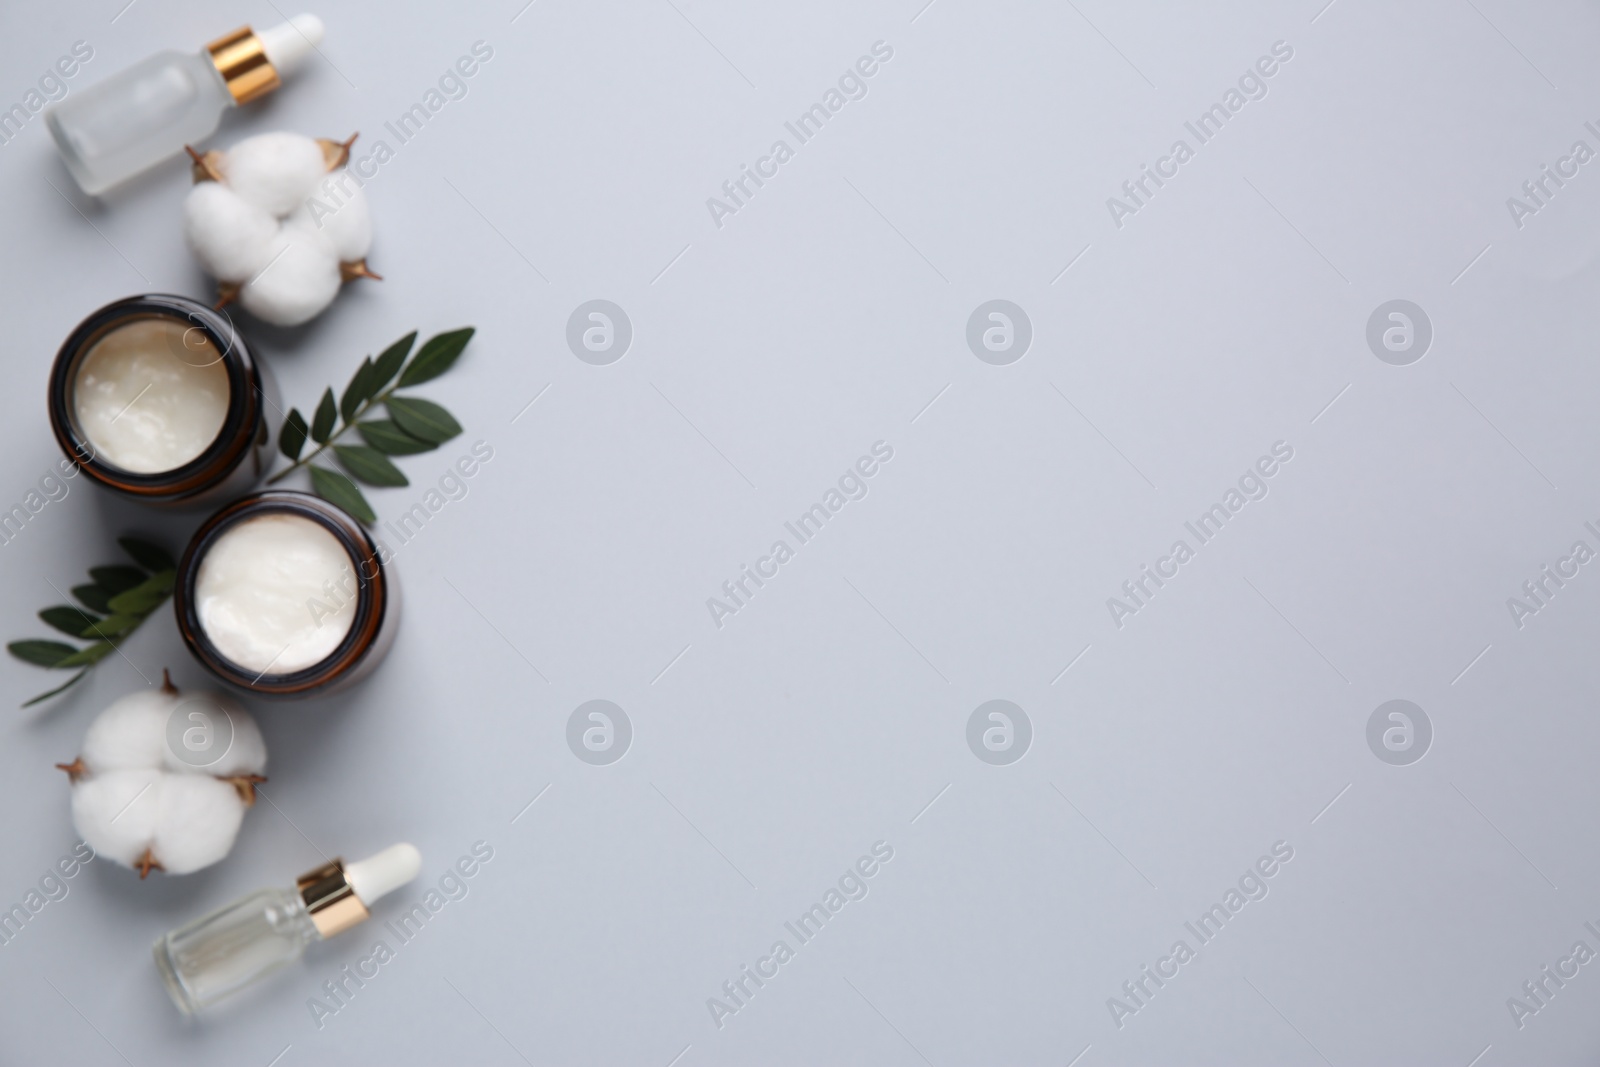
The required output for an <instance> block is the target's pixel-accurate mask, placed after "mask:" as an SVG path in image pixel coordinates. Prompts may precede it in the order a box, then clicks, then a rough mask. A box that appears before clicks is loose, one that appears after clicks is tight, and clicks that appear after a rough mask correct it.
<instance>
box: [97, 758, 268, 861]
mask: <svg viewBox="0 0 1600 1067" xmlns="http://www.w3.org/2000/svg"><path fill="white" fill-rule="evenodd" d="M158 789H159V792H160V797H159V801H158V804H157V816H156V820H155V841H154V843H153V844H152V845H151V849H152V851H153V852H154V853H155V856H156V859H158V860H160V861H161V867H162V869H163V870H165V871H166V872H167V873H168V874H189V873H190V872H192V871H198V870H199V869H200V868H202V867H209V866H211V865H212V864H213V863H216V862H217V861H218V860H220V859H222V858H223V857H224V856H226V855H227V854H228V850H229V849H231V848H233V840H234V838H235V837H237V836H238V835H239V824H240V823H241V822H243V821H244V801H242V800H240V799H239V793H238V790H236V789H234V787H233V786H232V785H230V784H229V783H227V782H222V781H218V780H217V779H215V778H211V777H207V776H204V775H198V774H169V775H166V776H165V777H164V778H163V779H162V781H161V784H160V786H159V787H158ZM90 844H93V842H90Z"/></svg>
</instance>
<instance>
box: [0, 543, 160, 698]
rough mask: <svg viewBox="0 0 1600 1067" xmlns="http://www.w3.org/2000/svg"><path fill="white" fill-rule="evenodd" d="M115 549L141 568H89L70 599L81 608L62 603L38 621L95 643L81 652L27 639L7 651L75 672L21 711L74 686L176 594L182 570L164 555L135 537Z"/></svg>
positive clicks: (36, 663)
mask: <svg viewBox="0 0 1600 1067" xmlns="http://www.w3.org/2000/svg"><path fill="white" fill-rule="evenodd" d="M117 544H119V545H121V546H122V550H123V551H124V552H126V553H127V554H128V555H129V557H131V558H132V560H133V562H134V563H136V564H138V566H128V565H127V564H115V565H112V566H108V567H90V568H89V578H90V581H89V582H88V583H87V584H85V585H75V586H73V587H72V595H73V596H75V597H77V598H78V601H79V603H81V604H82V605H83V607H81V608H80V607H76V606H73V605H68V604H60V605H57V606H55V607H51V608H45V609H44V610H43V611H41V612H39V618H41V619H43V620H44V621H45V622H46V623H48V624H49V625H50V626H52V627H54V628H55V629H57V630H60V631H61V632H62V633H64V634H66V635H67V636H69V637H76V638H80V639H83V640H87V641H91V642H92V643H91V644H89V645H87V646H85V647H83V648H78V647H77V646H75V645H69V644H67V643H66V642H65V641H45V640H38V639H29V640H25V641H13V642H11V643H10V644H8V645H7V646H6V650H7V651H8V652H10V653H11V654H12V655H13V656H15V657H17V658H18V659H20V660H22V661H23V662H24V663H31V664H33V665H34V666H36V667H48V668H50V669H51V670H71V669H73V668H74V667H76V668H77V672H76V673H75V674H73V676H72V677H71V678H69V679H67V681H66V682H65V683H63V684H62V685H58V686H56V687H55V688H54V689H52V690H50V691H49V692H48V693H40V694H39V695H38V696H36V697H34V698H33V699H32V700H30V701H28V702H27V703H26V704H24V705H22V706H23V707H25V708H26V707H31V706H32V705H34V704H37V703H39V702H40V701H43V700H49V699H50V698H51V697H53V696H55V695H56V694H57V693H60V692H63V691H65V690H67V689H70V688H72V686H74V685H76V684H77V683H78V682H79V681H80V680H81V679H82V678H83V676H84V675H85V674H88V673H89V670H90V668H92V667H93V666H94V665H95V664H97V663H99V662H100V661H101V660H103V659H105V658H106V657H107V656H109V655H110V654H111V653H112V652H114V651H115V650H116V648H117V644H118V643H119V642H120V641H122V640H123V639H124V638H125V637H127V636H128V635H129V634H131V633H133V631H135V630H137V629H138V628H139V624H140V623H142V622H144V620H145V619H147V618H149V617H150V613H151V612H153V611H155V610H156V609H157V608H159V607H160V606H161V605H162V604H164V603H166V600H167V598H168V597H170V596H171V595H172V586H173V582H174V580H175V579H176V577H177V571H178V568H177V564H175V563H173V562H172V557H171V556H169V555H167V553H166V551H165V550H163V549H160V548H157V547H156V546H155V545H152V544H150V543H148V542H146V541H140V540H138V539H136V538H132V537H119V538H118V539H117ZM86 609H87V610H86Z"/></svg>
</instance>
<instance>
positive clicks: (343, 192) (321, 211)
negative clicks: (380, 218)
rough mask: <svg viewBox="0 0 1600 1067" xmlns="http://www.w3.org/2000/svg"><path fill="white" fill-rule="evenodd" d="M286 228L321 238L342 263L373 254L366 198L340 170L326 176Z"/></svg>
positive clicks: (292, 215)
mask: <svg viewBox="0 0 1600 1067" xmlns="http://www.w3.org/2000/svg"><path fill="white" fill-rule="evenodd" d="M285 224H286V225H288V226H298V227H302V228H304V229H310V230H316V231H317V232H318V233H320V234H322V235H323V236H324V237H325V238H327V240H328V244H329V245H330V246H331V247H332V248H333V252H334V255H336V256H337V257H338V258H339V260H340V262H343V263H353V262H355V261H356V260H358V259H365V258H366V255H367V253H368V252H370V251H371V250H372V211H371V210H370V209H369V208H368V207H367V194H366V193H365V192H363V191H362V189H361V187H360V186H359V185H357V184H356V182H355V179H354V178H351V177H348V176H347V175H346V174H345V172H344V170H343V169H342V168H341V169H339V170H336V171H334V172H333V173H332V174H330V175H328V177H327V178H326V179H324V180H323V181H322V182H321V184H319V185H318V186H317V190H316V192H315V193H313V194H312V195H311V197H310V199H308V200H307V201H306V202H305V203H303V204H301V205H300V206H299V207H298V208H296V209H295V210H294V213H293V214H291V215H290V216H289V218H288V220H287V222H286V223H285Z"/></svg>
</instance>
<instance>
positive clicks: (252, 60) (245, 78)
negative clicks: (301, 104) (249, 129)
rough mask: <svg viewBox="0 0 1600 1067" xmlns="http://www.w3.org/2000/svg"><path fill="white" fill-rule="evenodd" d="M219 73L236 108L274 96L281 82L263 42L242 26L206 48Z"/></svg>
mask: <svg viewBox="0 0 1600 1067" xmlns="http://www.w3.org/2000/svg"><path fill="white" fill-rule="evenodd" d="M206 51H207V52H209V53H211V62H212V63H213V64H214V65H215V66H216V68H217V73H219V74H221V75H222V80H223V81H224V82H226V83H227V86H228V92H230V93H232V94H233V102H234V103H235V104H248V103H249V102H250V101H252V100H256V99H259V98H260V97H263V96H265V95H267V94H268V93H270V92H272V90H274V89H276V88H277V87H278V86H279V85H282V84H283V82H282V80H281V79H280V78H279V77H278V71H277V68H275V67H274V66H273V65H272V61H271V60H270V59H268V58H267V49H266V46H265V45H264V44H262V43H261V38H260V37H258V36H257V35H256V32H255V31H254V30H252V29H251V28H250V27H249V26H241V27H239V28H238V29H237V30H234V31H233V32H232V33H229V34H224V35H223V36H221V37H218V38H217V39H216V40H215V41H212V42H211V43H210V44H208V45H206Z"/></svg>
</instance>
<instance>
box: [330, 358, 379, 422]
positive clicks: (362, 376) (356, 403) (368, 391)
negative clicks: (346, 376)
mask: <svg viewBox="0 0 1600 1067" xmlns="http://www.w3.org/2000/svg"><path fill="white" fill-rule="evenodd" d="M373 378H374V373H373V368H372V357H371V356H368V357H367V358H366V359H363V360H362V361H361V366H359V367H357V368H356V372H355V373H354V374H352V375H351V376H350V384H349V385H347V386H345V387H344V396H341V397H340V398H339V414H340V415H343V416H344V421H345V422H346V423H347V424H348V423H349V422H350V420H351V419H353V418H355V415H356V408H358V407H360V406H361V405H362V404H363V403H365V402H366V400H367V398H368V397H370V396H371V395H372V394H373V393H375V392H377V391H378V390H377V387H376V386H374V385H373V384H372V382H373Z"/></svg>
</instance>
